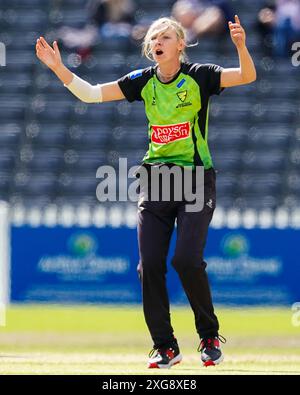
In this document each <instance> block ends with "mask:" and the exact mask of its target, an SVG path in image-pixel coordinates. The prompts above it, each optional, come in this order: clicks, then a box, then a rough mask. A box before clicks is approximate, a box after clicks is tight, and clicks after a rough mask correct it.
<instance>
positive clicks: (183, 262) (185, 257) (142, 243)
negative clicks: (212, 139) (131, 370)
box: [138, 165, 219, 348]
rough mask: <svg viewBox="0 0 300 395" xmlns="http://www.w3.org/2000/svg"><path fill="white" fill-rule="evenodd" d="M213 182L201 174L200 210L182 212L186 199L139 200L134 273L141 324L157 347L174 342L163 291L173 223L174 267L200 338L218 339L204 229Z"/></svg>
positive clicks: (213, 200) (210, 212) (211, 207)
mask: <svg viewBox="0 0 300 395" xmlns="http://www.w3.org/2000/svg"><path fill="white" fill-rule="evenodd" d="M144 166H146V167H147V165H144ZM215 183H216V173H215V170H214V169H213V168H210V169H208V170H205V171H204V207H203V209H202V211H198V212H186V210H185V205H186V201H185V200H184V199H182V200H181V201H172V199H171V201H150V199H148V200H144V199H142V198H140V200H139V203H138V241H139V254H140V262H139V265H138V272H139V275H140V279H141V283H142V297H143V310H144V316H145V321H146V324H147V326H148V329H149V331H150V334H151V337H152V340H153V343H154V347H155V348H161V347H168V346H169V345H170V344H172V343H173V342H174V334H173V328H172V325H171V319H170V306H169V298H168V292H167V287H166V273H167V265H166V258H167V254H168V249H169V244H170V239H171V235H172V232H173V230H174V224H175V220H176V219H177V240H176V248H175V255H174V257H173V259H172V265H173V266H174V268H175V270H176V271H177V273H178V275H179V278H180V280H181V284H182V286H183V288H184V291H185V293H186V296H187V298H188V300H189V303H190V305H191V308H192V310H193V312H194V316H195V326H196V330H197V332H198V334H199V336H200V338H203V337H211V336H217V335H218V330H219V323H218V319H217V317H216V315H215V313H214V308H213V304H212V298H211V292H210V287H209V283H208V278H207V274H206V271H205V268H206V263H205V262H204V260H203V250H204V247H205V243H206V237H207V231H208V226H209V223H210V221H211V219H212V216H213V212H214V209H215V203H216V188H215ZM171 188H172V186H171Z"/></svg>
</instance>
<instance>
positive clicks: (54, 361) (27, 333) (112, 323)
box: [0, 305, 300, 375]
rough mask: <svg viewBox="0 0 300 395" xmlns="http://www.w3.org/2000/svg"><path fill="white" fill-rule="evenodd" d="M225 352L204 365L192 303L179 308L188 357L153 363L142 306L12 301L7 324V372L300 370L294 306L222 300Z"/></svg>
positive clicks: (2, 334)
mask: <svg viewBox="0 0 300 395" xmlns="http://www.w3.org/2000/svg"><path fill="white" fill-rule="evenodd" d="M216 310H217V313H218V315H219V320H220V323H221V325H222V330H221V331H220V333H221V334H222V335H224V336H225V337H226V338H227V343H226V344H225V345H224V346H223V350H224V354H225V360H224V362H223V363H222V364H221V365H220V366H218V367H209V368H204V367H202V366H201V364H200V362H199V353H197V351H196V350H197V346H198V337H197V334H196V332H195V330H194V323H193V316H192V313H191V310H190V309H189V308H187V307H176V308H173V309H172V323H173V327H174V330H175V335H176V337H177V339H178V341H179V344H180V348H181V353H182V354H183V361H182V363H181V364H179V365H177V366H174V367H173V368H172V369H170V370H167V371H165V370H156V369H155V370H148V369H146V368H145V366H146V362H147V357H148V355H147V354H148V352H149V351H150V349H151V346H152V343H151V341H150V338H149V335H148V331H147V328H146V325H145V323H144V319H143V315H142V308H141V307H140V306H138V307H93V306H80V307H79V306H68V307H58V306H48V305H39V306H29V305H27V306H26V305H25V306H12V307H10V308H9V310H8V311H7V325H6V327H0V374H97V375H101V374H111V375H114V374H118V375H120V374H124V375H138V374H147V375H156V374H166V375H177V374H179V375H182V374H183V375H190V374H196V375H202V374H204V375H207V374H235V375H236V374H300V336H299V335H300V327H294V326H292V323H291V318H292V311H291V310H289V309H249V308H247V309H228V308H227V309H223V308H217V309H216Z"/></svg>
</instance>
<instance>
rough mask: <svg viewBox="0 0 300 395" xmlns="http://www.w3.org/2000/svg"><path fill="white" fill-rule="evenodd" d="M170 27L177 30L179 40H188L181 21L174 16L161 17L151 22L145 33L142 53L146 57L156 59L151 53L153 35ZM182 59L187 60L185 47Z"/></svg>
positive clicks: (181, 55) (181, 54)
mask: <svg viewBox="0 0 300 395" xmlns="http://www.w3.org/2000/svg"><path fill="white" fill-rule="evenodd" d="M169 28H172V29H173V30H175V32H176V34H177V38H178V40H183V41H184V42H186V32H185V30H184V28H183V27H182V25H181V24H180V23H179V22H177V21H176V20H175V19H173V18H166V17H164V18H159V19H157V20H156V21H154V22H153V23H152V24H151V26H150V27H149V29H148V31H147V33H146V35H145V38H144V41H143V49H142V54H143V55H144V56H145V57H146V58H148V59H149V60H152V61H154V59H153V56H152V53H151V37H152V36H153V35H154V34H157V35H159V34H161V33H164V32H165V31H166V30H168V29H169ZM186 47H187V45H186ZM180 60H181V61H185V60H187V55H186V53H185V48H184V49H183V50H182V51H181V53H180Z"/></svg>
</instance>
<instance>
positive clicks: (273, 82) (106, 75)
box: [0, 0, 300, 209]
mask: <svg viewBox="0 0 300 395" xmlns="http://www.w3.org/2000/svg"><path fill="white" fill-rule="evenodd" d="M173 3H174V1H172V0H168V1H163V2H162V1H160V0H152V1H151V2H149V1H146V0H137V1H136V4H137V7H138V12H137V13H136V17H137V20H138V21H139V22H143V23H148V22H151V21H152V20H153V19H154V18H156V17H158V16H161V15H168V14H169V10H170V7H171V6H172V4H173ZM85 4H86V1H84V0H60V1H50V0H2V1H1V9H0V42H3V43H4V44H6V48H7V65H6V67H0V92H1V95H0V118H1V124H0V199H4V200H7V201H9V202H11V203H12V204H15V203H18V204H20V203H21V204H24V205H25V206H32V205H36V204H38V205H41V206H43V205H46V204H49V203H56V204H59V205H64V204H69V203H72V204H75V205H76V204H81V203H85V202H86V203H88V204H89V205H97V198H96V186H97V180H96V178H95V174H96V170H97V168H98V166H100V165H105V164H106V165H112V166H117V165H118V159H119V158H120V157H123V158H124V157H126V158H128V163H129V165H135V164H138V163H139V161H140V160H141V159H142V157H143V155H144V153H145V151H146V150H147V145H148V137H147V122H146V117H145V114H144V110H143V106H142V104H141V103H133V104H129V103H127V102H125V101H124V102H117V103H106V104H102V105H98V104H95V105H87V104H85V103H81V102H79V101H78V100H76V99H75V98H74V97H73V96H72V95H71V94H70V92H68V91H67V90H66V89H65V88H64V87H63V86H62V84H61V83H60V82H59V81H58V80H57V78H56V77H55V76H54V75H53V74H52V73H51V72H50V71H49V70H47V69H46V68H45V67H44V66H43V65H42V64H41V63H40V62H39V61H38V60H37V59H36V57H35V50H34V46H35V40H36V38H37V37H39V36H40V35H45V36H46V37H49V39H50V38H53V39H54V38H55V32H56V30H57V29H58V28H59V27H61V26H62V25H67V26H72V27H77V28H80V27H82V26H84V24H85V22H86V18H87V15H86V12H85ZM233 7H234V9H235V10H236V12H237V13H238V14H239V16H240V19H241V21H242V22H243V24H244V25H245V27H246V29H247V40H248V41H247V42H248V46H249V49H250V51H251V53H252V54H253V56H254V59H255V63H256V66H257V71H258V80H257V82H256V83H255V84H251V85H248V86H242V87H235V88H232V89H226V90H225V91H224V92H223V94H222V95H221V96H220V97H215V98H214V99H213V100H212V103H211V114H210V122H209V125H210V126H209V142H210V147H211V153H212V157H213V161H214V164H215V167H216V169H217V180H218V181H217V182H218V184H217V194H218V199H217V200H218V205H219V206H220V207H223V208H225V209H230V208H232V207H235V208H240V209H246V208H257V209H260V208H266V209H268V208H270V209H276V208H278V207H280V206H287V207H291V205H295V204H296V205H299V203H300V200H299V199H300V197H299V196H300V177H299V170H300V137H299V136H300V133H299V130H300V129H299V120H300V112H299V100H300V91H299V89H298V87H299V81H300V73H299V69H298V70H297V68H295V67H292V65H291V62H290V59H271V58H270V57H268V56H266V55H264V54H263V53H262V50H261V45H260V37H259V35H258V32H257V31H256V29H255V21H256V14H257V11H258V9H259V7H260V1H258V0H256V1H251V2H249V1H246V0H243V1H239V2H233ZM62 51H63V58H64V61H65V62H66V64H67V65H68V66H69V67H70V68H71V70H72V71H74V72H76V73H77V74H79V75H80V76H82V77H83V78H86V79H88V80H89V81H91V82H93V83H97V82H107V81H111V80H116V79H117V78H118V77H121V76H123V75H125V74H126V73H128V72H129V71H131V70H133V69H136V68H140V67H145V66H146V65H149V62H148V61H147V60H145V59H142V58H141V57H140V47H139V46H138V45H135V44H134V43H133V42H131V41H130V40H128V41H127V42H124V41H120V40H115V39H114V40H110V41H109V42H108V41H107V40H106V41H103V40H101V39H99V42H97V43H96V45H95V46H94V47H93V48H92V55H91V57H90V58H89V59H87V60H85V61H84V62H83V61H82V62H81V61H80V60H79V62H78V63H76V62H74V59H75V58H74V54H72V51H70V50H67V49H66V48H63V47H62ZM189 56H190V59H191V61H198V62H201V63H209V62H213V63H217V64H221V65H222V66H225V67H234V66H236V65H237V56H236V53H235V50H234V48H233V46H232V43H231V41H230V37H229V35H228V37H224V39H222V40H216V39H214V38H207V39H205V40H204V39H203V40H201V41H200V42H199V45H198V46H197V47H194V48H190V49H189ZM76 59H77V58H76Z"/></svg>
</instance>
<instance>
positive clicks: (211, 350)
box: [198, 336, 226, 367]
mask: <svg viewBox="0 0 300 395" xmlns="http://www.w3.org/2000/svg"><path fill="white" fill-rule="evenodd" d="M220 342H221V343H226V339H225V338H224V337H223V336H215V337H206V338H203V339H201V342H200V345H199V347H198V351H199V352H201V361H202V363H203V366H206V367H207V366H215V365H219V364H220V363H221V362H222V361H223V359H224V356H223V354H222V351H221V348H220Z"/></svg>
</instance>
